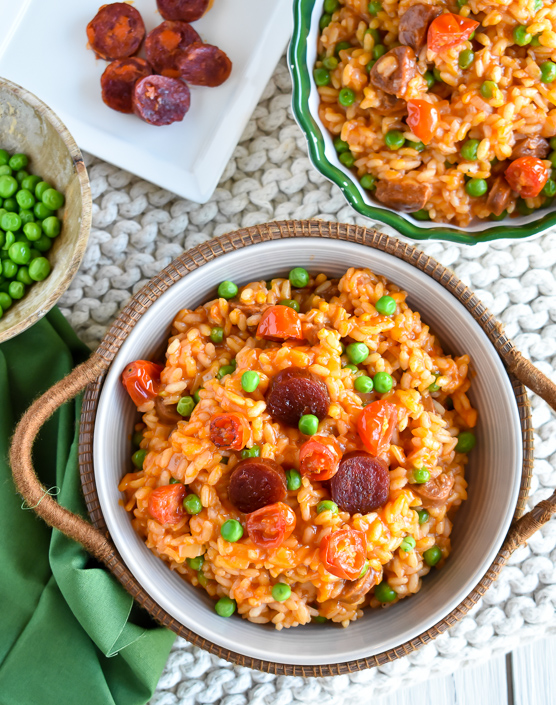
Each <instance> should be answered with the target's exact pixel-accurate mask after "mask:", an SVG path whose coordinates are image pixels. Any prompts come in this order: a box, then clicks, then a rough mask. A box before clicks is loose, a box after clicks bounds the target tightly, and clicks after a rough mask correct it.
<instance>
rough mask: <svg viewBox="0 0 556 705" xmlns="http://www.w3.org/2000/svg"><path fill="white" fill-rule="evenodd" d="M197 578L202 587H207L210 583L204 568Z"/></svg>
mask: <svg viewBox="0 0 556 705" xmlns="http://www.w3.org/2000/svg"><path fill="white" fill-rule="evenodd" d="M197 580H198V581H199V585H200V586H201V587H206V586H207V585H208V580H207V578H206V576H205V574H204V573H203V571H202V570H200V571H199V572H198V573H197Z"/></svg>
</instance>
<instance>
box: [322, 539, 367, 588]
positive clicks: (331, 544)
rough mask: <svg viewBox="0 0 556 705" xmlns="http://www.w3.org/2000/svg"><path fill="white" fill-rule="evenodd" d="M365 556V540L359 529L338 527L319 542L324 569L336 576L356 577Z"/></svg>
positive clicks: (351, 578) (361, 568)
mask: <svg viewBox="0 0 556 705" xmlns="http://www.w3.org/2000/svg"><path fill="white" fill-rule="evenodd" d="M366 558H367V540H366V538H365V534H364V533H363V532H361V531H356V530H355V529H340V530H339V531H334V532H332V533H331V534H328V535H327V536H325V537H324V538H323V539H322V541H321V542H320V559H321V561H322V562H323V564H324V567H325V568H326V570H327V571H328V572H329V573H332V575H335V576H336V577H337V578H343V579H344V580H355V579H356V578H358V577H359V575H360V573H361V571H362V570H363V566H364V565H365V560H366Z"/></svg>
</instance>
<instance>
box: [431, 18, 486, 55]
mask: <svg viewBox="0 0 556 705" xmlns="http://www.w3.org/2000/svg"><path fill="white" fill-rule="evenodd" d="M478 26H479V23H478V22H476V21H475V20H470V19H466V18H464V17H460V15H454V14H452V13H451V12H445V13H444V14H443V15H439V16H438V17H437V18H436V19H435V20H433V21H432V22H431V23H430V25H429V31H428V34H427V45H428V48H429V49H432V51H436V52H438V51H444V50H445V49H451V48H452V47H455V46H457V45H458V44H461V43H462V42H464V41H465V40H466V39H469V37H470V36H471V35H472V34H473V32H474V31H475V29H476V28H477V27H478Z"/></svg>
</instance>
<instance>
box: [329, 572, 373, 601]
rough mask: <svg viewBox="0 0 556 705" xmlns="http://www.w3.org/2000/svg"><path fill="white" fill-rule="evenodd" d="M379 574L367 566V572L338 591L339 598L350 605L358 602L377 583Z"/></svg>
mask: <svg viewBox="0 0 556 705" xmlns="http://www.w3.org/2000/svg"><path fill="white" fill-rule="evenodd" d="M379 578H380V574H379V573H377V571H376V570H373V568H367V572H366V573H365V575H364V576H363V577H362V578H359V580H352V581H350V582H349V583H346V586H345V587H344V589H343V590H342V592H341V593H340V597H339V599H340V600H341V601H342V602H347V603H348V604H350V605H353V604H355V603H356V602H360V601H361V600H362V599H363V598H364V597H365V595H366V594H367V593H368V592H369V590H370V589H371V588H373V587H374V586H375V585H378V583H379Z"/></svg>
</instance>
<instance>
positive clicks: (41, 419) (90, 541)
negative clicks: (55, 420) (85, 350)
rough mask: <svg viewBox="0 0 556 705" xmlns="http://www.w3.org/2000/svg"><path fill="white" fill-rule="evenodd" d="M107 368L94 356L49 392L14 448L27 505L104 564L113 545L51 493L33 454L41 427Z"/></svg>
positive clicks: (20, 428)
mask: <svg viewBox="0 0 556 705" xmlns="http://www.w3.org/2000/svg"><path fill="white" fill-rule="evenodd" d="M107 367H108V363H107V362H106V361H105V360H104V359H103V358H102V357H101V356H100V355H98V354H97V353H93V355H91V357H90V358H89V359H88V360H87V361H86V362H84V363H83V364H81V365H79V366H78V367H76V368H75V369H74V370H73V371H72V372H70V374H69V375H67V377H64V379H62V380H60V381H59V382H58V383H57V384H55V385H54V386H53V387H52V388H51V389H49V390H48V391H47V392H45V393H44V394H43V395H42V396H41V397H39V398H38V399H37V400H36V401H35V402H34V403H33V404H32V405H31V407H30V408H29V409H28V410H27V411H26V412H25V414H24V415H23V417H22V418H21V420H20V421H19V423H18V424H17V427H16V429H15V432H14V435H13V438H12V443H11V447H10V464H11V468H12V474H13V478H14V482H15V486H16V488H17V491H18V492H19V494H20V495H21V496H22V497H23V499H24V500H25V502H26V503H27V505H28V506H29V507H30V508H31V509H33V511H35V512H36V513H37V514H38V515H39V516H40V517H41V518H42V519H44V520H45V521H46V523H47V524H49V525H50V526H53V527H54V528H56V529H59V530H60V531H62V532H63V533H64V534H66V536H69V537H70V538H72V539H74V540H75V541H77V542H78V543H80V544H82V545H83V546H84V547H85V548H86V549H87V551H89V553H91V554H92V555H93V556H95V557H96V558H98V560H99V561H102V562H103V563H109V562H110V560H111V559H112V558H113V557H114V547H113V546H112V544H111V542H110V541H109V540H108V539H107V538H106V536H104V535H103V534H102V533H101V532H100V531H98V529H95V527H94V526H93V525H92V524H90V523H89V522H88V521H86V520H85V519H82V518H81V517H80V516H78V515H77V514H74V513H73V512H70V511H69V510H68V509H65V508H64V507H62V506H61V505H60V504H58V502H57V501H56V500H55V499H54V498H53V497H51V496H50V495H49V494H48V491H47V489H46V487H44V485H43V484H42V483H41V482H40V480H39V478H38V477H37V475H36V473H35V470H34V468H33V461H32V456H31V452H32V449H33V443H34V441H35V438H36V436H37V434H38V432H39V430H40V429H41V426H42V425H43V424H44V423H45V422H46V421H47V420H48V419H49V418H50V416H52V414H53V413H54V412H55V411H56V409H58V408H59V407H60V406H62V404H65V402H67V401H69V400H70V399H73V398H74V397H75V396H76V395H77V394H78V393H79V392H80V391H81V390H82V389H84V388H85V387H86V386H87V384H89V382H93V381H94V380H95V379H96V378H97V377H98V376H99V375H100V374H101V373H102V372H103V371H104V370H105V369H106V368H107Z"/></svg>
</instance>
